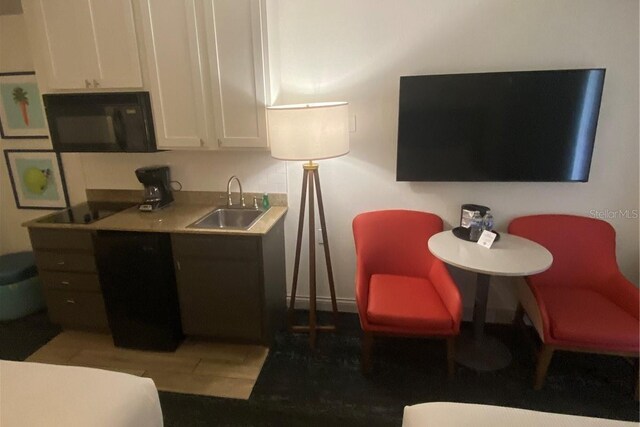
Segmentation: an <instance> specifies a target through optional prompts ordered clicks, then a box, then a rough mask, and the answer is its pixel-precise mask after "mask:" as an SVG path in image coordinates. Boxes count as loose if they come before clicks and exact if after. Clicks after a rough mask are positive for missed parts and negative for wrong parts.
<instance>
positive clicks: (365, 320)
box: [353, 210, 462, 375]
mask: <svg viewBox="0 0 640 427" xmlns="http://www.w3.org/2000/svg"><path fill="white" fill-rule="evenodd" d="M440 231H442V220H441V219H440V217H438V216H437V215H434V214H430V213H425V212H416V211H408V210H387V211H377V212H367V213H363V214H360V215H358V216H356V217H355V218H354V220H353V236H354V240H355V245H356V263H357V266H356V303H357V305H358V314H359V316H360V325H361V327H362V330H363V331H364V338H363V341H362V369H363V371H364V372H365V373H366V372H369V371H370V368H371V349H372V345H373V338H374V335H387V336H389V335H390V336H407V337H425V336H429V337H439V338H444V339H446V341H447V362H448V370H449V375H452V374H453V369H454V361H453V356H454V337H455V336H456V335H457V334H458V333H459V331H460V318H461V315H462V303H461V299H460V293H459V291H458V288H457V286H456V284H455V283H454V282H453V280H452V278H451V276H450V275H449V271H448V270H447V268H446V267H445V265H444V264H443V263H442V261H440V260H438V259H437V258H435V257H434V256H433V255H432V254H431V252H429V249H428V248H427V241H428V240H429V237H431V236H432V235H434V234H435V233H438V232H440Z"/></svg>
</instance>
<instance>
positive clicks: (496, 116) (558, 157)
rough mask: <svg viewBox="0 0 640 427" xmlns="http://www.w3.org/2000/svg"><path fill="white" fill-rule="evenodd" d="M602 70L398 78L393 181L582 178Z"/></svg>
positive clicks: (586, 172)
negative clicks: (398, 106) (398, 96)
mask: <svg viewBox="0 0 640 427" xmlns="http://www.w3.org/2000/svg"><path fill="white" fill-rule="evenodd" d="M604 75H605V70H604V69H589V70H556V71H524V72H501V73H479V74H449V75H429V76H408V77H401V78H400V110H399V117H398V158H397V169H396V180H397V181H582V182H585V181H587V180H588V178H589V168H590V166H591V154H592V152H593V143H594V140H595V134H596V126H597V123H598V113H599V110H600V99H601V96H602V88H603V84H604Z"/></svg>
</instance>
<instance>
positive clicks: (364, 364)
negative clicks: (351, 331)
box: [360, 331, 373, 375]
mask: <svg viewBox="0 0 640 427" xmlns="http://www.w3.org/2000/svg"><path fill="white" fill-rule="evenodd" d="M372 347H373V333H371V332H367V331H364V335H363V337H362V358H361V360H360V365H361V368H362V373H363V374H365V375H366V374H369V373H370V372H371V350H372Z"/></svg>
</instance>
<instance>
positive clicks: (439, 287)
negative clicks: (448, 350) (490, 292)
mask: <svg viewBox="0 0 640 427" xmlns="http://www.w3.org/2000/svg"><path fill="white" fill-rule="evenodd" d="M429 280H430V281H431V283H432V284H433V287H434V288H436V291H437V292H438V295H440V299H442V302H443V303H444V305H445V307H446V308H447V311H449V314H450V315H451V317H452V318H453V322H454V330H455V332H458V331H459V330H460V320H461V319H462V298H461V297H460V290H459V289H458V286H457V285H456V283H455V282H454V281H453V278H452V277H451V274H450V273H449V270H447V266H446V265H445V264H444V262H442V261H440V260H439V259H434V260H433V263H432V264H431V269H430V270H429Z"/></svg>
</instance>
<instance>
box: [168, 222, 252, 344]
mask: <svg viewBox="0 0 640 427" xmlns="http://www.w3.org/2000/svg"><path fill="white" fill-rule="evenodd" d="M171 241H172V247H173V256H174V259H175V261H176V281H177V285H178V297H179V301H180V314H181V317H182V329H183V331H184V332H185V333H186V334H188V335H202V336H212V337H225V338H236V339H244V340H250V341H261V340H262V326H263V321H262V319H263V317H262V316H263V312H262V310H263V292H262V285H261V283H262V282H261V280H262V273H261V267H260V265H261V264H260V258H259V257H260V248H259V241H260V239H258V238H254V237H239V236H207V235H181V234H177V235H173V236H172V240H171Z"/></svg>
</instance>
